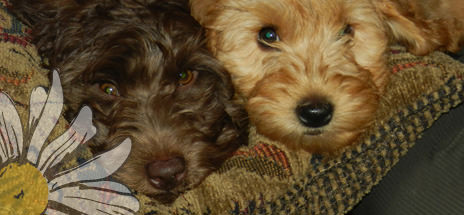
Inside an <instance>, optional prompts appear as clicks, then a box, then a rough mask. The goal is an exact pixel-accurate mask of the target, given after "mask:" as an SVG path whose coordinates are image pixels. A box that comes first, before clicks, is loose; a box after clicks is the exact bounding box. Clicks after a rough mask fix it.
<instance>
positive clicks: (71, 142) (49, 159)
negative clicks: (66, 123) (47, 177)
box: [37, 106, 97, 173]
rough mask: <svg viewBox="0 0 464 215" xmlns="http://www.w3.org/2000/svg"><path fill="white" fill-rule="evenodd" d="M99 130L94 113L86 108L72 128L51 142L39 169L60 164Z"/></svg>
mask: <svg viewBox="0 0 464 215" xmlns="http://www.w3.org/2000/svg"><path fill="white" fill-rule="evenodd" d="M96 131H97V129H96V128H95V126H93V125H92V111H91V110H90V108H89V107H87V106H85V107H83V108H82V109H81V111H80V112H79V115H78V116H77V117H76V119H75V120H74V121H73V122H72V123H71V127H70V128H69V129H68V130H67V131H66V132H65V133H64V134H63V135H61V136H60V137H59V138H57V139H56V140H54V141H53V142H51V143H50V144H48V145H47V147H46V148H45V149H44V151H43V152H42V154H41V155H40V160H39V164H38V166H37V167H38V169H39V170H40V171H41V172H42V173H44V172H45V170H47V169H49V168H50V167H53V166H55V165H56V164H58V163H59V162H60V161H61V160H62V159H63V157H64V156H66V155H67V154H68V153H71V152H72V151H74V150H75V149H76V148H77V147H78V146H79V144H81V143H85V142H87V141H88V140H89V139H90V138H92V137H93V136H94V135H95V133H96Z"/></svg>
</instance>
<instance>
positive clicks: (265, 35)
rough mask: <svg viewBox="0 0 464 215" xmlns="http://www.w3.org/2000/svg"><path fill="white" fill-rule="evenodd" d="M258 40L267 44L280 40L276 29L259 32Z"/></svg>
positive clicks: (268, 28)
mask: <svg viewBox="0 0 464 215" xmlns="http://www.w3.org/2000/svg"><path fill="white" fill-rule="evenodd" d="M258 39H259V40H260V41H263V42H266V43H273V42H277V41H279V40H280V38H279V35H277V32H276V31H275V30H274V28H270V27H267V28H263V29H261V30H260V31H259V35H258Z"/></svg>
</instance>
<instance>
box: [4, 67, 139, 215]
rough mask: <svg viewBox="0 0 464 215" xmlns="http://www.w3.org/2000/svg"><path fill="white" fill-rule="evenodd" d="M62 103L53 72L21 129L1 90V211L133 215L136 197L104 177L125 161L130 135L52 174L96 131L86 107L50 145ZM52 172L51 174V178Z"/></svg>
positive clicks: (36, 93) (35, 92) (35, 97)
mask: <svg viewBox="0 0 464 215" xmlns="http://www.w3.org/2000/svg"><path fill="white" fill-rule="evenodd" d="M62 107H63V93H62V88H61V83H60V80H59V77H58V73H57V72H56V71H54V72H53V82H52V86H51V88H50V91H49V94H48V95H47V93H46V92H45V89H44V88H41V87H38V88H36V89H34V90H33V92H32V93H31V99H30V109H29V122H28V124H27V127H26V128H25V129H24V130H23V127H22V124H21V120H20V118H19V115H18V112H17V111H16V109H15V106H14V105H13V102H12V100H11V99H10V97H9V96H8V95H6V94H3V93H0V214H28V215H29V214H69V213H81V214H82V213H84V214H134V213H135V212H137V211H138V210H139V202H138V200H137V199H136V198H135V197H133V196H132V195H131V192H130V190H129V189H128V188H127V187H125V186H124V185H122V184H119V183H116V182H113V181H108V180H105V179H106V178H107V177H108V176H110V175H111V174H113V173H114V172H115V171H116V170H117V169H118V168H119V167H120V166H121V165H122V164H123V163H124V161H125V160H126V158H127V156H128V155H129V152H130V148H131V141H130V139H126V140H124V141H123V142H122V143H121V144H119V145H118V146H117V147H115V148H114V149H112V150H110V151H107V152H105V153H103V154H101V155H98V156H95V157H93V158H92V159H90V160H89V161H87V162H85V163H83V164H81V165H79V166H78V167H76V168H73V169H69V170H65V171H62V172H59V173H57V174H53V171H51V168H54V167H57V164H58V163H59V162H60V161H62V159H63V158H64V157H65V156H66V155H67V154H69V153H71V152H72V151H73V150H75V149H76V148H77V147H78V146H79V144H82V143H84V142H86V141H88V140H89V139H90V138H91V137H93V136H94V135H95V132H96V128H95V127H94V126H93V125H92V112H91V110H90V108H89V107H84V108H82V109H81V110H80V112H79V114H78V116H77V118H76V119H75V120H74V121H73V122H72V123H71V125H70V128H69V129H68V130H67V131H66V132H65V133H63V134H62V135H61V136H60V137H58V138H56V139H55V140H53V141H52V142H51V143H49V144H48V145H46V144H45V141H46V140H47V138H48V136H49V135H50V132H51V131H52V129H53V128H54V127H55V125H56V123H57V121H58V118H59V117H60V114H61V110H62ZM50 175H51V176H50Z"/></svg>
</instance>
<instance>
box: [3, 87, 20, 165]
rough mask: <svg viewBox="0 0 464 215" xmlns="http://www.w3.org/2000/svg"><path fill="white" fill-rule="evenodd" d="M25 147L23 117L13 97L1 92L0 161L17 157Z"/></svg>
mask: <svg viewBox="0 0 464 215" xmlns="http://www.w3.org/2000/svg"><path fill="white" fill-rule="evenodd" d="M22 149H23V128H22V126H21V119H20V118H19V115H18V112H17V111H16V108H15V106H14V105H13V101H12V100H11V98H10V97H9V96H8V95H6V94H3V93H0V161H1V162H4V161H6V160H8V159H9V158H15V157H17V156H18V155H19V154H21V151H22Z"/></svg>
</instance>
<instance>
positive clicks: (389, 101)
mask: <svg viewBox="0 0 464 215" xmlns="http://www.w3.org/2000/svg"><path fill="white" fill-rule="evenodd" d="M0 2H2V3H5V1H0ZM0 13H1V15H2V19H1V20H0V24H1V25H2V26H3V28H2V33H3V36H2V37H1V38H0V40H1V43H0V54H1V57H0V66H1V67H0V68H6V69H2V70H1V71H0V75H1V77H0V89H1V90H2V91H5V92H8V93H9V94H10V95H11V96H12V97H13V99H14V101H16V102H17V104H19V105H23V106H24V107H27V105H28V100H27V98H29V94H30V91H31V89H32V88H33V87H35V86H37V85H45V86H47V85H48V82H47V74H46V73H47V72H46V71H45V70H43V69H41V67H40V66H39V65H40V62H41V60H40V58H39V57H38V56H37V54H36V50H35V49H34V47H33V46H32V45H31V44H29V43H28V42H27V36H26V35H27V34H26V33H25V31H27V30H26V29H25V28H24V27H22V25H21V24H20V23H18V22H17V21H15V20H14V19H11V17H8V16H7V14H6V12H5V11H4V10H1V12H0ZM11 29H14V30H11ZM389 66H390V68H391V71H392V73H394V74H393V75H392V78H391V81H390V84H389V85H388V86H387V90H386V93H385V95H384V96H383V98H382V104H381V106H380V107H379V110H378V113H377V119H376V121H375V123H374V124H373V125H372V127H371V128H370V129H369V130H368V131H366V133H365V134H364V135H363V136H362V137H361V138H360V139H359V141H358V142H357V143H356V144H355V145H354V146H353V147H352V148H347V149H346V151H344V152H342V153H341V154H340V155H339V156H335V157H330V158H327V157H322V156H318V155H311V154H309V153H306V152H302V151H291V150H288V149H287V148H285V147H284V146H283V145H281V144H279V143H275V142H272V141H270V140H268V139H266V138H264V137H262V136H260V135H258V134H256V132H255V130H254V129H253V128H251V131H250V142H249V145H248V146H247V147H242V148H240V149H239V150H238V152H237V153H236V154H235V156H233V157H232V158H231V159H229V160H228V161H226V163H225V164H224V166H223V167H222V168H221V169H220V170H219V171H218V172H217V173H214V174H212V175H211V176H209V177H207V178H206V180H205V181H204V182H203V183H202V184H201V185H200V186H199V187H198V188H196V189H193V190H191V191H189V192H187V193H185V194H184V195H183V196H181V197H179V198H178V199H177V201H176V202H174V203H173V204H172V205H169V206H167V205H161V204H159V203H157V202H154V201H152V200H151V199H150V198H148V197H146V196H144V195H141V194H136V196H137V198H139V200H140V202H141V209H140V211H139V213H140V214H343V213H346V212H348V211H350V210H351V209H352V208H353V207H354V206H355V205H356V204H357V203H358V202H359V201H360V200H361V198H362V197H363V196H364V195H366V194H367V193H369V192H370V190H371V189H372V187H373V186H374V185H376V184H378V183H379V181H380V180H381V179H382V178H383V177H384V176H385V174H386V173H387V172H389V170H390V169H391V168H392V167H393V166H394V165H395V164H396V163H397V162H398V161H399V159H400V158H401V157H402V156H403V155H405V154H406V153H407V152H408V151H409V149H410V148H411V147H412V146H413V145H414V143H415V142H416V140H417V139H418V138H419V137H420V136H421V135H422V132H423V131H424V130H425V129H426V128H428V127H430V126H431V125H432V124H433V123H434V122H435V120H436V119H438V118H439V117H440V116H441V115H442V114H443V113H445V112H448V111H449V110H450V108H452V107H455V106H457V105H458V104H460V103H461V102H462V100H463V97H464V91H463V88H462V85H463V80H462V75H463V74H464V69H463V67H462V64H459V63H458V62H457V61H454V60H453V59H451V58H449V57H448V56H446V55H444V54H442V53H439V52H436V53H433V54H431V55H429V56H426V57H417V56H413V55H410V54H408V53H406V52H405V51H404V49H403V48H401V47H392V52H391V55H389ZM21 117H23V119H24V120H27V116H26V115H25V114H23V115H22V116H21ZM57 129H60V128H57ZM62 129H64V128H62ZM61 131H62V130H61ZM76 160H82V159H79V158H78V159H76Z"/></svg>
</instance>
